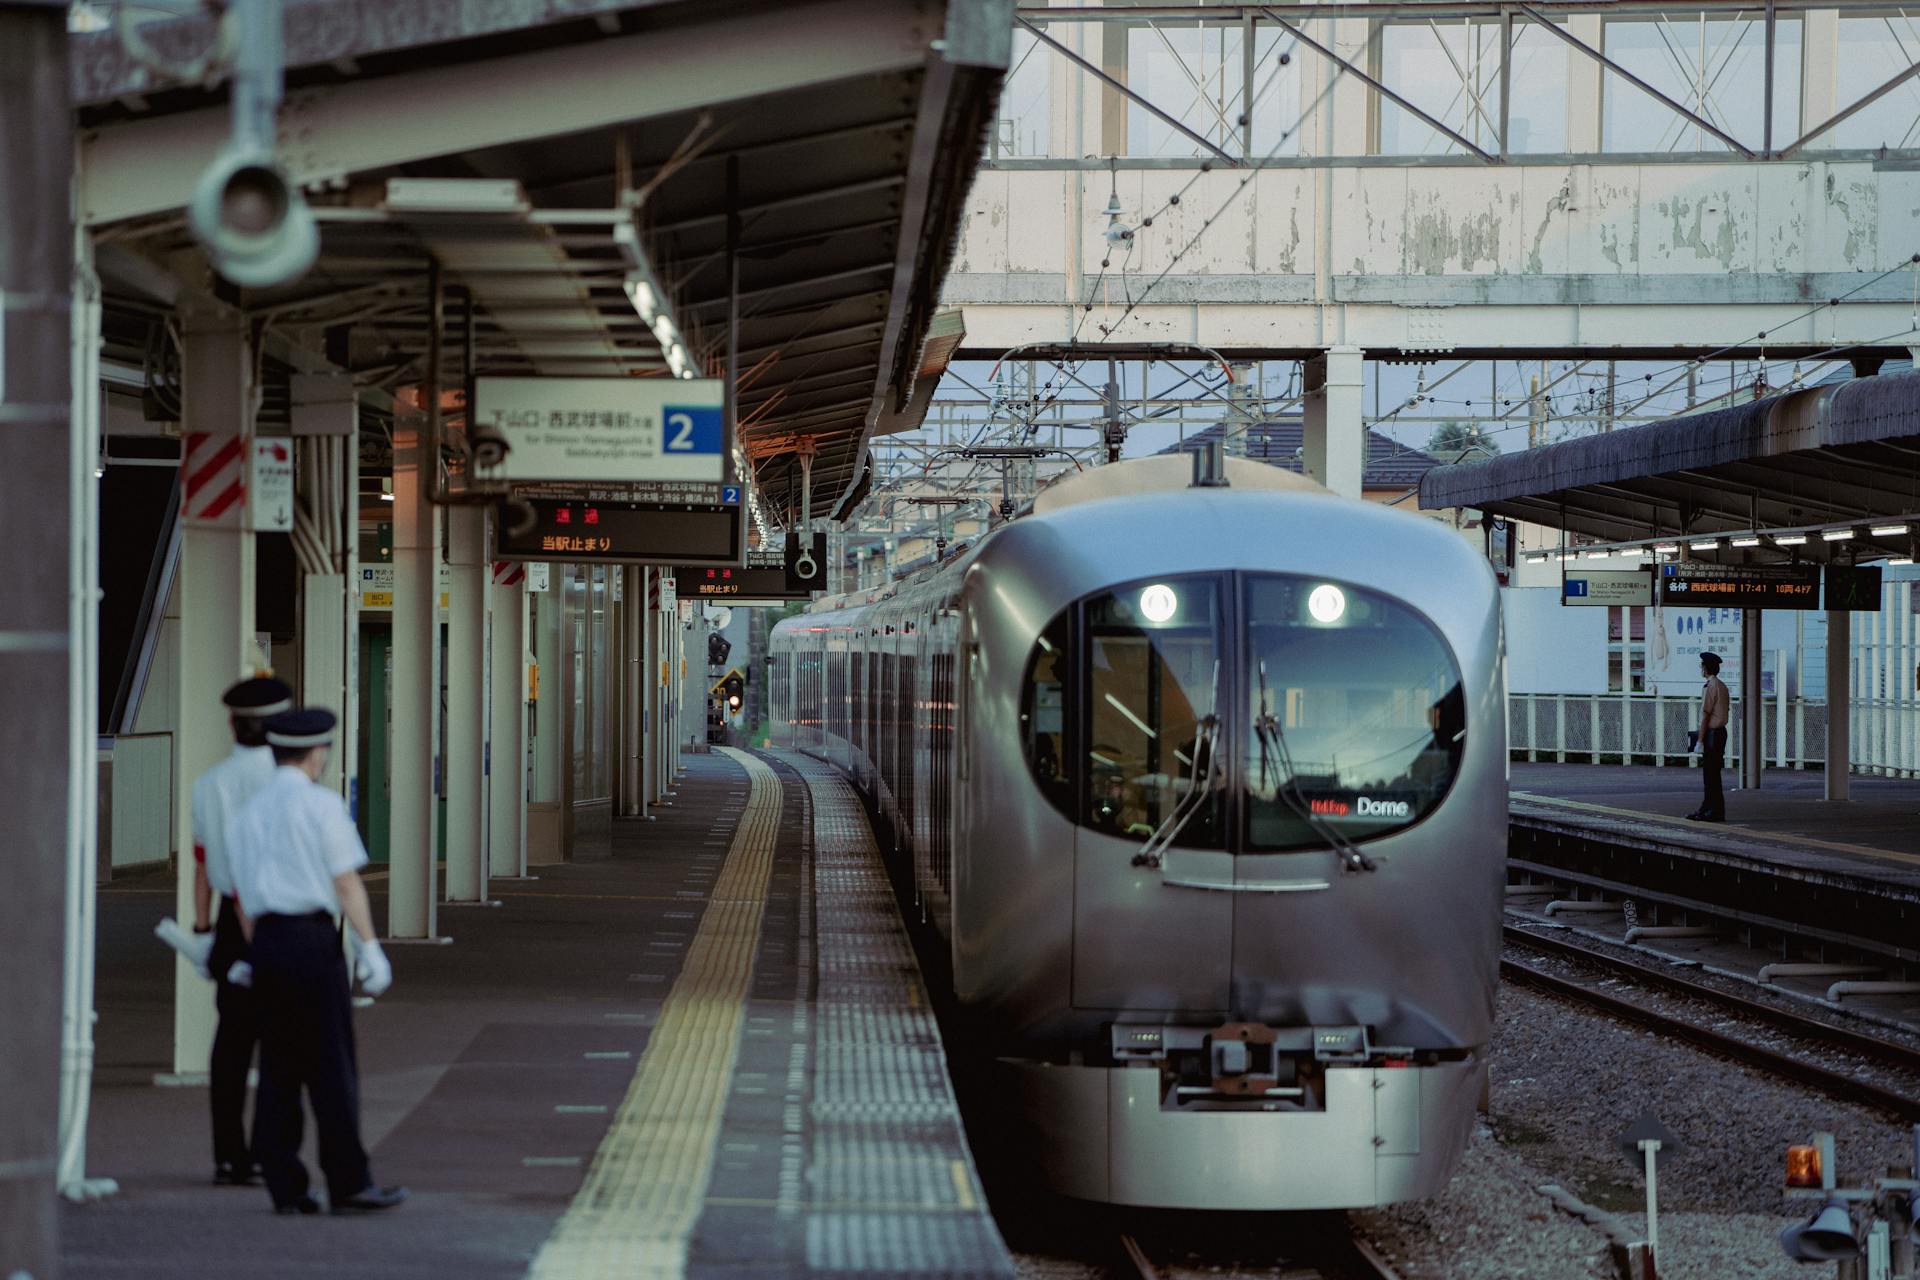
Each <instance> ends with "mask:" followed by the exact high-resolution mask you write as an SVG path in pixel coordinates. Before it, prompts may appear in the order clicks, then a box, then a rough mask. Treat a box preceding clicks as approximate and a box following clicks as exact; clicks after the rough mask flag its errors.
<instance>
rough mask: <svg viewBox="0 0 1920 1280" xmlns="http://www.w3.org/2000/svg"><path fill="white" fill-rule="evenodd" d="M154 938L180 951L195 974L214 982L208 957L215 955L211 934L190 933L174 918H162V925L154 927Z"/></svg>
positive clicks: (182, 957)
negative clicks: (208, 964)
mask: <svg viewBox="0 0 1920 1280" xmlns="http://www.w3.org/2000/svg"><path fill="white" fill-rule="evenodd" d="M153 936H154V937H156V938H158V939H160V941H162V942H164V943H166V944H167V945H168V946H170V947H172V948H173V949H174V950H175V951H178V952H179V953H180V957H181V959H183V960H185V961H186V962H187V963H188V964H190V965H192V966H193V971H194V972H195V973H197V974H199V975H200V976H201V977H203V978H205V979H206V980H207V981H209V982H211V981H213V974H212V973H211V972H209V971H208V969H207V957H208V956H210V955H212V954H213V935H212V934H211V933H188V932H187V931H186V930H185V929H182V928H181V927H180V923H179V921H177V920H175V919H174V918H173V917H172V916H162V917H161V918H160V923H159V924H157V925H155V926H153Z"/></svg>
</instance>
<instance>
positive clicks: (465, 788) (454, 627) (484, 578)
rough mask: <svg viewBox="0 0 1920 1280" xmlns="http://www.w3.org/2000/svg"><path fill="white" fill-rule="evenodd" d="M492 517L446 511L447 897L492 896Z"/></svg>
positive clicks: (473, 899) (479, 511) (477, 511)
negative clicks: (489, 887) (489, 608)
mask: <svg viewBox="0 0 1920 1280" xmlns="http://www.w3.org/2000/svg"><path fill="white" fill-rule="evenodd" d="M486 543H487V514H486V511H485V509H484V508H481V507H467V506H462V507H454V508H451V509H450V510H449V511H448V512H447V658H446V661H447V743H446V751H445V758H446V770H447V775H446V784H447V901H448V902H469V903H477V902H485V901H486V898H487V778H486V769H487V760H486V743H485V727H486V723H487V701H488V699H487V669H488V664H489V660H490V659H491V657H492V646H491V645H489V644H488V642H487V590H488V585H489V580H490V578H491V576H492V575H491V574H490V573H489V571H488V566H487V546H486Z"/></svg>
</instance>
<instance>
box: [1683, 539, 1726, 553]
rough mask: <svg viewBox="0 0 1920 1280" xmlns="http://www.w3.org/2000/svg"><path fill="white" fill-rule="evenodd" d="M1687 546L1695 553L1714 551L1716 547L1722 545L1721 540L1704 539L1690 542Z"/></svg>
mask: <svg viewBox="0 0 1920 1280" xmlns="http://www.w3.org/2000/svg"><path fill="white" fill-rule="evenodd" d="M1687 545H1688V546H1689V547H1691V548H1693V549H1694V550H1695V551H1712V550H1713V549H1714V548H1715V547H1717V546H1719V545H1720V539H1718V538H1702V539H1700V540H1699V541H1698V542H1689V543H1688V544H1687Z"/></svg>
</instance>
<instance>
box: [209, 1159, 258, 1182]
mask: <svg viewBox="0 0 1920 1280" xmlns="http://www.w3.org/2000/svg"><path fill="white" fill-rule="evenodd" d="M259 1180H260V1170H259V1169H258V1168H256V1167H255V1166H253V1165H250V1164H245V1165H241V1164H217V1165H215V1166H213V1185H214V1186H216V1187H251V1186H253V1185H254V1184H255V1183H256V1182H258V1181H259Z"/></svg>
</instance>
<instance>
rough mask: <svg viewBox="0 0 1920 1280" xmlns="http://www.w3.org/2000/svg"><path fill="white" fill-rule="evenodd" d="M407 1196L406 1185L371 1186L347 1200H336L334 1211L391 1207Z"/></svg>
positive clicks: (348, 1211)
mask: <svg viewBox="0 0 1920 1280" xmlns="http://www.w3.org/2000/svg"><path fill="white" fill-rule="evenodd" d="M406 1198H407V1189H406V1188H405V1187H380V1186H369V1187H367V1188H366V1189H365V1190H364V1191H361V1192H359V1193H358V1194H357V1195H351V1196H348V1197H347V1198H346V1199H345V1200H336V1201H334V1202H333V1211H334V1212H335V1213H357V1212H365V1211H371V1210H374V1209H391V1208H394V1207H395V1206H397V1205H399V1204H400V1203H401V1202H402V1201H404V1200H405V1199H406Z"/></svg>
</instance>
